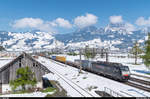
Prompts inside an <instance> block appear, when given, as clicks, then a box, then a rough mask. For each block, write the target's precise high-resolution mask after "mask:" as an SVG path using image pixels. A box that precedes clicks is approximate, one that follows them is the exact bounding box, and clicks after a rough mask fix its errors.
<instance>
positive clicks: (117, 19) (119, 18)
mask: <svg viewBox="0 0 150 99" xmlns="http://www.w3.org/2000/svg"><path fill="white" fill-rule="evenodd" d="M109 20H110V22H111V23H121V22H123V19H122V16H110V17H109Z"/></svg>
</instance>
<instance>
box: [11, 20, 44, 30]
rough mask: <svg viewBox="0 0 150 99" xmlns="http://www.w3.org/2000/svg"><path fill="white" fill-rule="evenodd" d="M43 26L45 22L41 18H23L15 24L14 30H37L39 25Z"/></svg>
mask: <svg viewBox="0 0 150 99" xmlns="http://www.w3.org/2000/svg"><path fill="white" fill-rule="evenodd" d="M42 24H43V20H41V19H39V18H35V19H34V18H23V19H19V20H16V21H15V22H14V24H13V27H14V28H26V27H31V28H36V27H38V26H39V25H42Z"/></svg>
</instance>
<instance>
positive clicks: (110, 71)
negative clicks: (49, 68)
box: [51, 56, 130, 81]
mask: <svg viewBox="0 0 150 99" xmlns="http://www.w3.org/2000/svg"><path fill="white" fill-rule="evenodd" d="M51 59H53V60H55V61H58V62H61V63H65V64H68V65H71V66H73V67H76V68H80V65H81V66H82V69H83V70H86V71H89V72H92V73H96V74H101V75H103V76H105V77H109V78H112V79H114V80H118V81H128V79H129V78H130V70H129V67H128V66H124V65H122V64H121V63H113V62H104V61H89V60H81V61H80V60H79V59H76V60H74V62H70V61H66V58H65V57H63V56H52V57H51Z"/></svg>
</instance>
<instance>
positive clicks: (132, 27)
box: [125, 23, 136, 31]
mask: <svg viewBox="0 0 150 99" xmlns="http://www.w3.org/2000/svg"><path fill="white" fill-rule="evenodd" d="M125 28H126V30H127V31H134V30H135V29H136V28H135V26H134V25H132V24H130V23H125Z"/></svg>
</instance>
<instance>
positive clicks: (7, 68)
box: [0, 52, 51, 93]
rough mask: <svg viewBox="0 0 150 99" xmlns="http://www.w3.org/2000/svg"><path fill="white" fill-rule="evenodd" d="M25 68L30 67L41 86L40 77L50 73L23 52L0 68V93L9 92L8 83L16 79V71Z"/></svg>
mask: <svg viewBox="0 0 150 99" xmlns="http://www.w3.org/2000/svg"><path fill="white" fill-rule="evenodd" d="M26 66H28V67H30V69H31V70H32V72H34V73H35V77H36V79H37V81H38V83H40V85H41V86H42V83H41V81H42V76H43V75H45V74H47V73H50V72H51V71H50V70H49V69H48V68H46V67H45V66H44V65H42V64H41V63H39V62H38V61H36V60H35V59H34V58H33V57H32V56H30V55H29V54H27V53H25V52H23V53H22V54H21V55H19V56H18V57H17V58H15V59H14V60H12V61H11V62H9V63H8V64H6V65H4V66H2V67H1V68H0V93H3V92H5V91H6V90H11V89H10V86H9V82H10V81H11V80H15V79H16V78H17V77H16V71H17V69H18V68H21V67H26Z"/></svg>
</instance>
